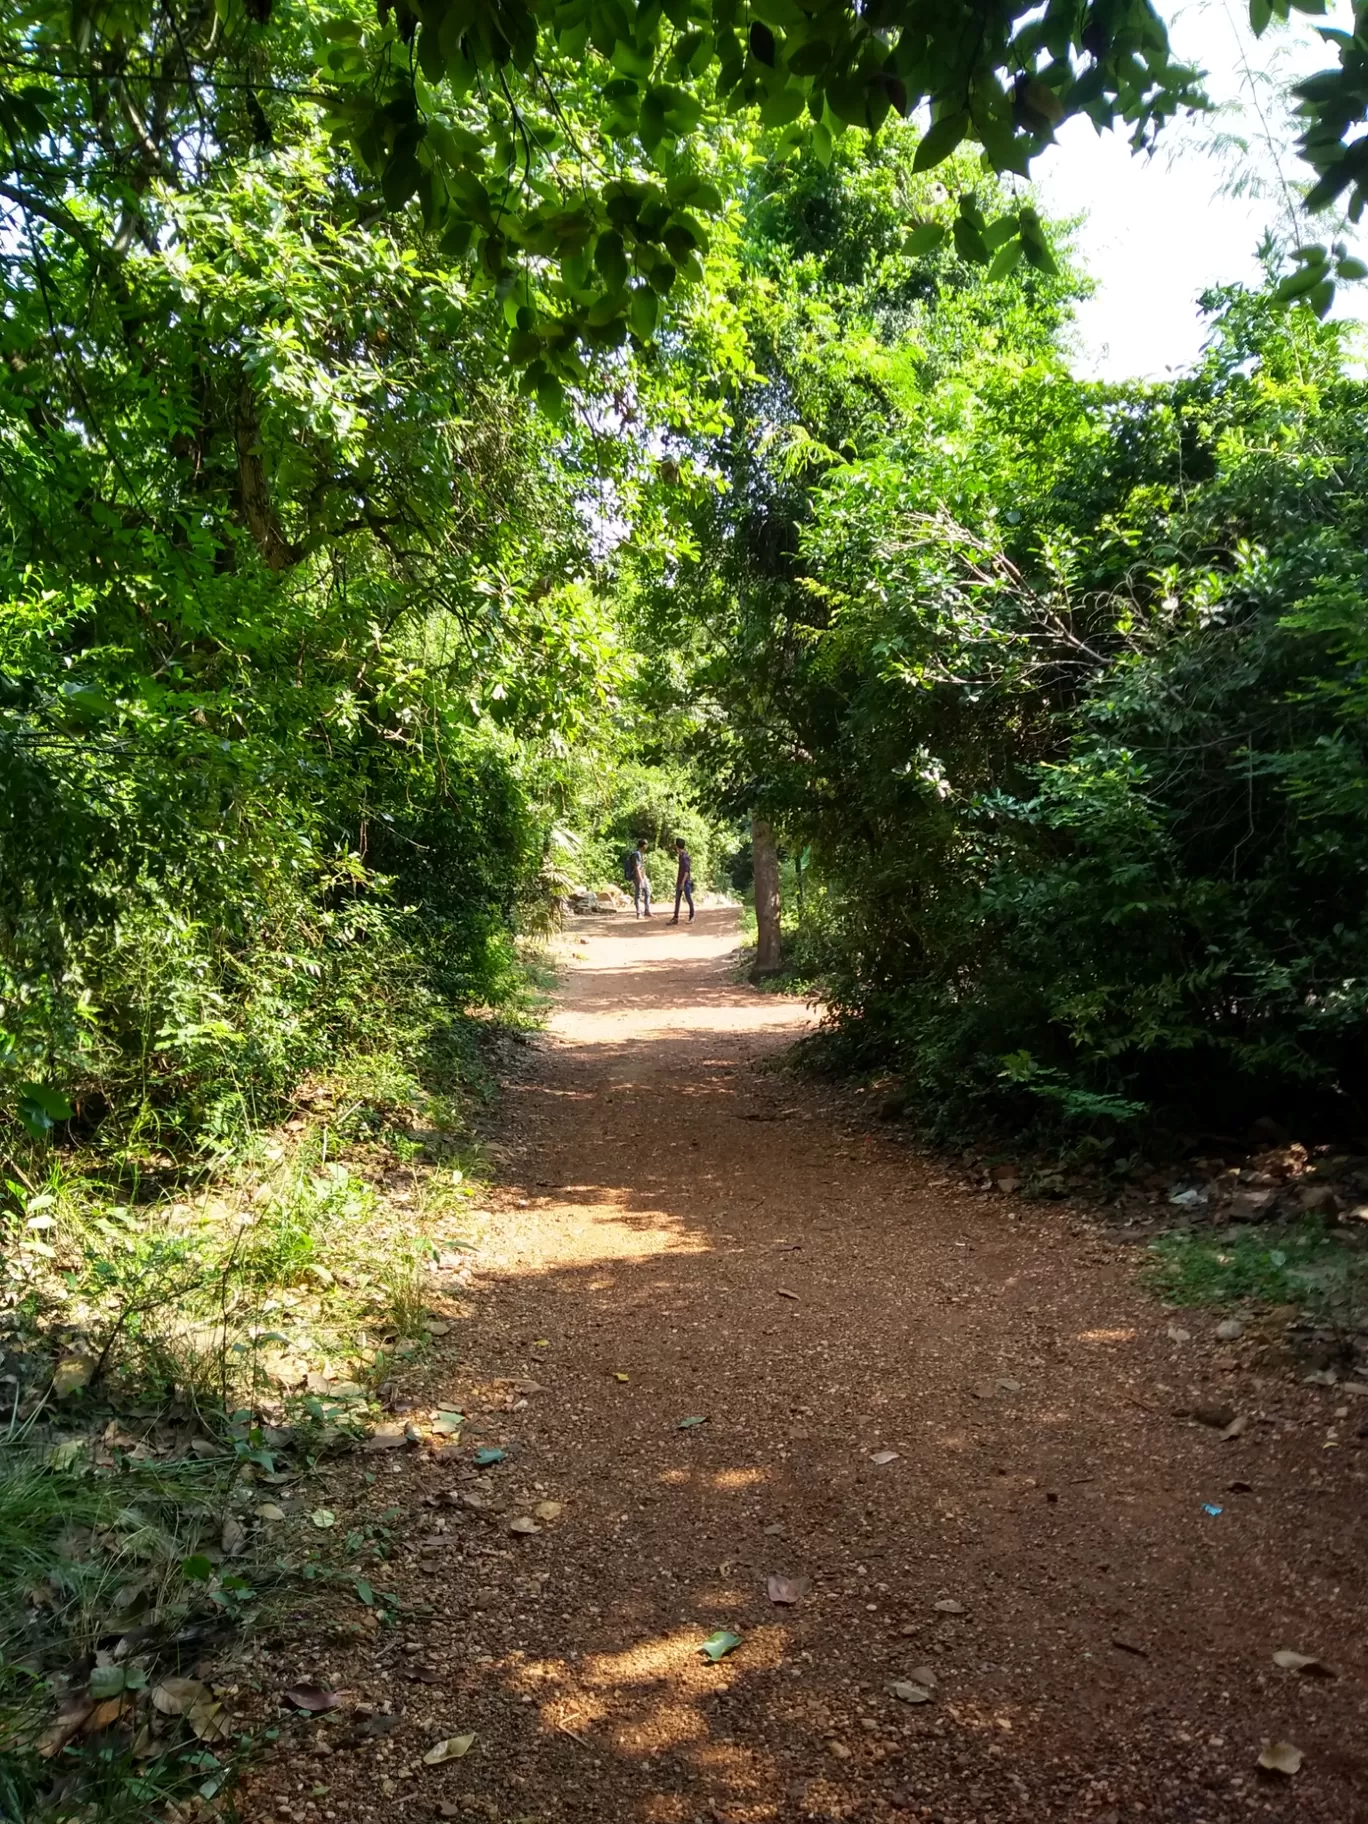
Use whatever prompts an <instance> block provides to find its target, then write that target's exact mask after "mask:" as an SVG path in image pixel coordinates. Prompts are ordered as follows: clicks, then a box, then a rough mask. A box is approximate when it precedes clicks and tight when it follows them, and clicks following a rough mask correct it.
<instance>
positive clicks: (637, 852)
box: [625, 836, 651, 918]
mask: <svg viewBox="0 0 1368 1824" xmlns="http://www.w3.org/2000/svg"><path fill="white" fill-rule="evenodd" d="M625 873H626V876H627V884H628V886H629V887H630V888H631V889H632V899H633V901H634V902H635V905H636V915H637V917H638V918H640V917H641V914H642V907H643V905H644V906H645V909H646V917H647V918H649V917H650V916H651V877H650V875H649V874H648V873H647V872H646V838H645V837H644V836H643V837H642V838H641V840H640V841H639V842H638V843H637V845H636V847H635V848H634V849H629V850H628V851H627V860H626V865H625Z"/></svg>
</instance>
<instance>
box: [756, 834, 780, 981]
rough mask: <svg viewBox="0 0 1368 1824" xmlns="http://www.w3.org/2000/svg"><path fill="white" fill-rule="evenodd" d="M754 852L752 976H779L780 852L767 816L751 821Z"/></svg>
mask: <svg viewBox="0 0 1368 1824" xmlns="http://www.w3.org/2000/svg"><path fill="white" fill-rule="evenodd" d="M751 852H752V854H753V855H754V857H755V927H756V943H755V966H754V968H753V969H752V970H751V977H752V980H754V981H759V980H760V978H761V977H762V976H766V975H777V974H778V973H779V971H780V969H782V968H783V957H782V955H781V954H780V948H779V851H778V849H777V848H776V847H775V846H774V831H773V830H772V829H771V828H770V825H769V821H768V819H767V818H764V817H752V818H751Z"/></svg>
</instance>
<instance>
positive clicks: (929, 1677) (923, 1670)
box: [907, 1666, 936, 1691]
mask: <svg viewBox="0 0 1368 1824" xmlns="http://www.w3.org/2000/svg"><path fill="white" fill-rule="evenodd" d="M907 1676H908V1678H909V1679H910V1680H911V1682H912V1683H913V1684H914V1685H925V1686H926V1688H927V1690H928V1691H934V1690H935V1688H936V1674H935V1672H934V1671H933V1670H932V1668H931V1667H930V1666H913V1668H912V1670H911V1671H910V1672H909V1673H908V1675H907Z"/></svg>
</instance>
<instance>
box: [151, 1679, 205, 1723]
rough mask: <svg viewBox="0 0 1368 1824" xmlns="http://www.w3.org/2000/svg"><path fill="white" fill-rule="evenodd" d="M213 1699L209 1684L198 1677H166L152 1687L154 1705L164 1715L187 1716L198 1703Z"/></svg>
mask: <svg viewBox="0 0 1368 1824" xmlns="http://www.w3.org/2000/svg"><path fill="white" fill-rule="evenodd" d="M212 1701H213V1699H212V1696H211V1694H210V1691H209V1687H208V1685H204V1684H201V1683H200V1681H199V1679H197V1678H164V1679H162V1680H161V1682H160V1683H159V1684H155V1685H153V1687H152V1707H153V1709H155V1710H160V1712H161V1713H162V1715H163V1716H187V1715H188V1714H189V1713H190V1711H191V1710H193V1709H194V1707H195V1705H196V1704H206V1703H211V1702H212Z"/></svg>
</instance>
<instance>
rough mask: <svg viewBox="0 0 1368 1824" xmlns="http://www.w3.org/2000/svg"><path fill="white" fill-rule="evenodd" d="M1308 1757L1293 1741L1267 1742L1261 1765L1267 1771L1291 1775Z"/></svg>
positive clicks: (1264, 1746) (1260, 1759)
mask: <svg viewBox="0 0 1368 1824" xmlns="http://www.w3.org/2000/svg"><path fill="white" fill-rule="evenodd" d="M1305 1758H1306V1757H1305V1756H1304V1755H1303V1753H1302V1751H1301V1749H1300V1748H1295V1747H1293V1745H1292V1743H1291V1742H1265V1743H1264V1745H1263V1752H1262V1753H1261V1754H1260V1756H1259V1765H1260V1767H1262V1768H1263V1770H1264V1772H1265V1773H1285V1774H1287V1775H1288V1776H1289V1778H1290V1777H1291V1775H1292V1774H1294V1773H1295V1772H1296V1771H1297V1769H1298V1768H1299V1767H1300V1766H1301V1764H1302V1762H1303V1760H1304V1759H1305Z"/></svg>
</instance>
